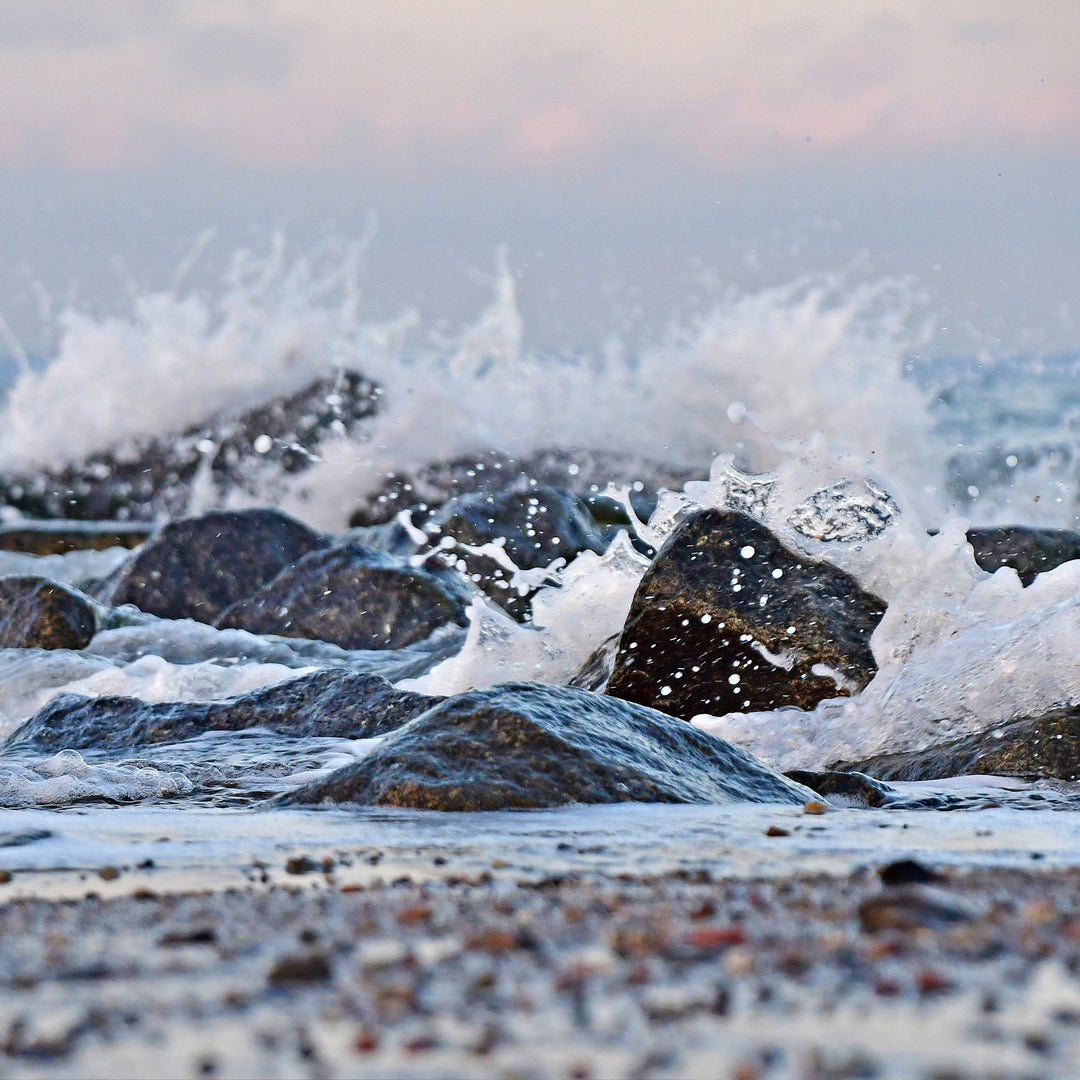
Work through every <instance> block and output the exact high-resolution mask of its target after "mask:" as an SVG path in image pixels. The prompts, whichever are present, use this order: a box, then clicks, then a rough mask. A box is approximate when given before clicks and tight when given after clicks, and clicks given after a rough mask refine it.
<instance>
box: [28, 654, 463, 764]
mask: <svg viewBox="0 0 1080 1080" xmlns="http://www.w3.org/2000/svg"><path fill="white" fill-rule="evenodd" d="M440 700H442V699H441V698H435V697H428V696H426V695H424V694H414V693H411V692H409V691H407V690H398V689H397V688H396V687H394V685H393V684H392V683H390V682H388V681H387V680H386V679H384V678H382V677H381V676H379V675H368V674H359V673H356V672H349V671H343V670H341V669H333V670H329V671H316V672H313V673H312V674H310V675H304V676H301V677H300V678H297V679H290V680H289V681H288V682H283V683H278V684H276V685H275V686H267V687H262V688H261V689H259V690H254V691H252V692H251V693H248V694H242V695H239V696H237V697H234V698H230V699H228V700H227V701H164V702H149V701H141V700H139V699H138V698H130V697H121V696H119V695H112V696H106V697H96V698H87V697H82V696H81V695H78V694H61V695H59V696H58V697H55V698H53V700H52V701H50V702H49V703H48V704H47V705H46V706H45V707H44V708H42V709H40V710H39V711H38V712H37V713H35V715H34V716H32V717H31V718H30V719H29V720H27V721H26V723H25V724H23V725H22V726H21V727H20V728H18V729H17V730H16V731H15V732H14V733H13V734H12V735H11V737H10V738H9V739H8V742H7V746H21V745H33V746H35V747H40V748H42V749H56V750H60V749H65V748H73V749H95V750H112V749H124V748H125V747H131V746H140V745H146V744H149V743H166V742H179V741H181V740H183V739H192V738H195V737H196V736H198V735H202V734H203V733H204V732H206V731H247V730H249V729H251V728H265V729H267V730H269V731H274V732H277V733H278V734H281V735H289V736H297V737H299V736H318V737H325V738H341V739H367V738H371V737H373V736H375V735H384V734H386V733H387V732H388V731H393V730H394V729H396V728H398V727H400V726H401V725H402V724H404V723H405V722H406V721H408V720H411V719H412V718H413V717H414V716H418V715H419V714H420V713H422V712H424V711H425V710H426V709H428V708H430V707H431V706H432V705H435V704H437V703H438V702H439V701H440Z"/></svg>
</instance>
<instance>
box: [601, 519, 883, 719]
mask: <svg viewBox="0 0 1080 1080" xmlns="http://www.w3.org/2000/svg"><path fill="white" fill-rule="evenodd" d="M884 613H885V603H884V601H882V600H879V599H878V598H877V597H875V596H871V595H870V594H869V593H866V592H864V591H863V590H862V589H861V588H860V587H859V585H858V583H857V582H856V581H855V579H854V578H853V577H851V576H850V575H849V574H846V573H844V572H843V571H841V570H838V569H836V568H835V567H832V566H829V565H827V564H822V563H812V562H810V561H808V560H806V559H804V558H802V557H801V556H799V555H798V554H796V553H794V552H792V551H790V550H789V549H788V548H786V547H784V546H783V545H782V544H781V543H780V542H779V540H777V538H776V537H775V536H773V534H772V533H771V532H769V530H768V529H766V528H765V527H764V526H762V525H760V524H758V523H757V522H756V521H754V520H753V519H752V518H749V517H747V516H746V515H744V514H740V513H735V512H729V511H721V510H702V511H699V512H697V513H695V514H693V516H691V517H689V518H687V519H686V520H685V521H683V522H682V524H681V525H679V527H678V528H677V529H676V530H675V532H674V533H673V534H672V535H671V536H670V537H669V539H668V540H667V542H666V543H665V544H664V546H663V548H662V549H661V550H660V552H659V553H658V554H657V556H656V559H655V561H654V562H653V564H652V565H651V566H650V568H649V569H648V571H646V573H645V576H644V577H643V578H642V580H641V583H640V585H639V586H638V589H637V593H636V594H635V596H634V601H633V604H632V605H631V608H630V613H629V615H628V616H627V619H626V623H625V626H624V627H623V631H622V635H621V637H620V639H619V648H618V652H617V654H616V658H615V667H614V671H613V672H612V675H611V678H610V680H609V682H608V686H607V693H609V694H611V695H613V696H614V697H619V698H624V699H626V700H628V701H636V702H639V703H640V704H642V705H649V706H652V707H653V708H662V709H664V710H665V711H667V712H670V713H673V714H674V715H676V716H681V717H683V718H685V719H690V718H691V717H693V716H695V715H697V714H698V713H711V714H714V715H722V714H724V713H729V712H740V711H743V710H754V711H764V710H769V709H777V708H780V707H782V706H785V705H796V706H798V707H799V708H801V709H812V708H813V707H814V706H815V705H816V704H817V703H818V702H819V701H822V700H824V699H826V698H832V697H837V696H841V695H846V694H849V693H851V692H852V691H856V690H859V689H861V688H862V687H864V686H865V685H866V684H867V683H868V682H869V681H870V679H871V678H872V677H873V675H874V672H875V670H876V667H875V664H874V658H873V655H872V654H871V651H870V636H871V634H872V633H873V632H874V628H875V627H876V626H877V624H878V623H879V622H880V620H881V617H882V615H883V614H884Z"/></svg>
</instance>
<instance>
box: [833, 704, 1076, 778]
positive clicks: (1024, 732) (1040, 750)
mask: <svg viewBox="0 0 1080 1080" xmlns="http://www.w3.org/2000/svg"><path fill="white" fill-rule="evenodd" d="M834 767H835V768H838V769H845V770H858V771H859V772H864V773H869V774H870V775H871V776H876V777H878V778H879V779H881V780H941V779H944V778H945V777H949V776H977V775H989V776H1018V777H1022V778H1023V779H1025V780H1040V779H1048V778H1052V779H1056V780H1070V781H1074V780H1080V706H1075V705H1074V706H1070V707H1068V708H1060V709H1051V710H1050V711H1049V712H1045V713H1043V714H1041V715H1039V716H1034V717H1032V716H1026V717H1021V718H1019V719H1017V720H1012V721H1010V722H1009V723H1006V724H998V725H995V726H994V727H993V728H991V729H989V730H987V731H981V732H977V733H975V734H973V735H966V736H964V737H962V738H959V739H952V740H950V741H949V742H945V743H940V744H938V745H937V746H929V747H927V748H926V749H924V750H910V751H906V752H901V753H893V754H879V755H877V756H875V757H872V758H867V759H865V760H864V761H858V762H848V763H843V764H838V765H836V766H834Z"/></svg>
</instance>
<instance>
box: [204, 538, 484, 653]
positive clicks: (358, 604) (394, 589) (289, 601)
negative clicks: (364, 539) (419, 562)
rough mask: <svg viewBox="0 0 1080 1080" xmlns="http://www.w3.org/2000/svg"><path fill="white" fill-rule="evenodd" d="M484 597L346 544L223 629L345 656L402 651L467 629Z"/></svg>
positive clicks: (458, 582)
mask: <svg viewBox="0 0 1080 1080" xmlns="http://www.w3.org/2000/svg"><path fill="white" fill-rule="evenodd" d="M477 595H478V594H477V593H475V592H474V591H473V590H472V589H471V588H470V587H469V586H468V584H467V583H466V582H465V581H464V580H463V579H461V578H460V577H458V575H457V574H455V573H454V572H452V571H450V570H447V569H443V568H440V567H437V566H436V567H432V568H430V569H429V568H428V567H426V566H413V565H412V564H411V563H410V561H409V560H408V559H404V558H399V557H395V556H393V555H390V554H388V553H386V552H382V551H375V550H373V549H372V548H369V547H366V546H364V545H363V544H359V543H356V542H355V541H346V542H345V543H341V544H338V545H336V546H334V547H330V548H327V549H325V550H322V551H313V552H312V553H311V554H310V555H306V556H305V557H304V558H302V559H300V560H299V561H298V562H297V563H295V564H294V565H293V566H290V567H289V568H288V569H287V570H284V571H283V572H282V573H281V574H279V575H278V576H277V577H276V578H275V579H274V580H273V581H271V582H270V583H269V584H267V585H265V586H264V587H263V588H261V589H259V590H257V591H256V592H254V593H252V594H251V595H250V596H248V597H247V598H246V599H243V600H240V601H239V602H237V603H235V604H233V605H232V607H230V608H228V609H227V610H226V611H224V612H223V613H222V615H221V617H220V618H219V619H218V622H217V625H218V626H219V627H220V628H221V629H235V630H248V631H250V632H251V633H253V634H278V635H280V636H282V637H295V638H312V639H317V640H319V641H328V642H330V643H331V644H333V645H340V646H341V648H343V649H399V648H402V647H403V646H405V645H413V644H415V643H416V642H418V641H422V640H423V639H424V638H426V637H428V636H429V635H430V634H432V633H433V632H434V631H435V630H438V629H439V628H440V627H443V626H448V625H456V626H465V625H467V623H468V617H467V615H466V610H467V609H468V606H469V604H470V603H471V602H472V600H473V599H474V598H475V597H476V596H477Z"/></svg>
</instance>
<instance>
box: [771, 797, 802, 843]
mask: <svg viewBox="0 0 1080 1080" xmlns="http://www.w3.org/2000/svg"><path fill="white" fill-rule="evenodd" d="M807 805H808V806H809V805H810V804H809V803H807ZM806 813H810V811H809V810H807V811H806ZM765 835H766V836H790V835H791V833H790V832H788V830H787V829H781V828H780V826H779V825H770V826H769V827H768V828H767V829H766V830H765Z"/></svg>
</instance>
